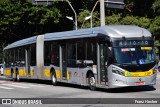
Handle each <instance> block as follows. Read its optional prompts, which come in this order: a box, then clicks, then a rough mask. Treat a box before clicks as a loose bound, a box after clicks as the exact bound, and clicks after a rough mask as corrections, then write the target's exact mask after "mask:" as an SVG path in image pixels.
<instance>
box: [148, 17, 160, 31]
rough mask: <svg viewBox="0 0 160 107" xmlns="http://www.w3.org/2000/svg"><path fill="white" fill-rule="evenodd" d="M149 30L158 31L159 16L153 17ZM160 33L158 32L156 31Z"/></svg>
mask: <svg viewBox="0 0 160 107" xmlns="http://www.w3.org/2000/svg"><path fill="white" fill-rule="evenodd" d="M149 29H150V31H151V32H152V33H153V34H154V33H157V32H160V16H157V17H155V19H154V20H153V21H152V23H151V25H150V28H149ZM158 34H160V33H158Z"/></svg>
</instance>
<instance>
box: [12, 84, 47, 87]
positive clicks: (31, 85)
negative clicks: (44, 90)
mask: <svg viewBox="0 0 160 107" xmlns="http://www.w3.org/2000/svg"><path fill="white" fill-rule="evenodd" d="M12 84H14V85H15V84H18V85H22V86H30V87H45V86H42V85H34V84H27V83H12Z"/></svg>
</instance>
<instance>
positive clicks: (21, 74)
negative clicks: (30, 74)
mask: <svg viewBox="0 0 160 107" xmlns="http://www.w3.org/2000/svg"><path fill="white" fill-rule="evenodd" d="M18 73H19V76H26V75H27V74H26V71H25V69H19V70H18Z"/></svg>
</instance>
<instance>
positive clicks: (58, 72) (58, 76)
mask: <svg viewBox="0 0 160 107" xmlns="http://www.w3.org/2000/svg"><path fill="white" fill-rule="evenodd" d="M56 77H57V78H60V77H61V75H60V71H59V70H56Z"/></svg>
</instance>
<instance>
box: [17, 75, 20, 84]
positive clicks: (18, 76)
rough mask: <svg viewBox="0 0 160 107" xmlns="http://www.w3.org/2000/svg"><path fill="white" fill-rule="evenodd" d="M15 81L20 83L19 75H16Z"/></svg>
mask: <svg viewBox="0 0 160 107" xmlns="http://www.w3.org/2000/svg"><path fill="white" fill-rule="evenodd" d="M16 81H17V82H19V81H20V78H19V74H16Z"/></svg>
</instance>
